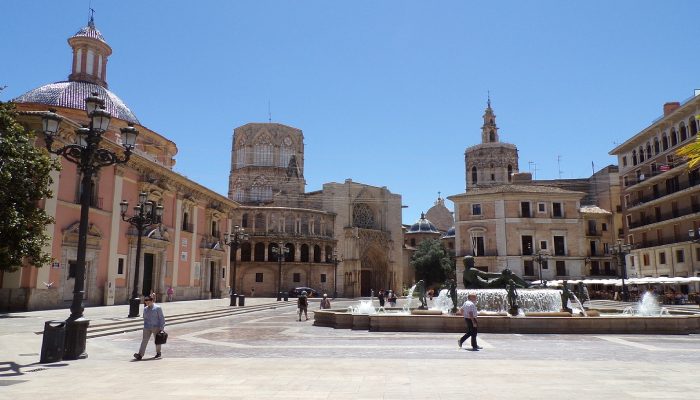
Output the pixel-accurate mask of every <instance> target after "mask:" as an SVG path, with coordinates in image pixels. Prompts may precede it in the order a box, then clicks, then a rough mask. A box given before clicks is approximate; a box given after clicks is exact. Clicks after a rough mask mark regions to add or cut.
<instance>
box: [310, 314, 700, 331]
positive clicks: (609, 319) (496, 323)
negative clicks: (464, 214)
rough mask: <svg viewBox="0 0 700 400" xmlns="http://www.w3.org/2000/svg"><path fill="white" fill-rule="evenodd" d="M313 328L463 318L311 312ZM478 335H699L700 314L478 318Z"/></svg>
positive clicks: (413, 325)
mask: <svg viewBox="0 0 700 400" xmlns="http://www.w3.org/2000/svg"><path fill="white" fill-rule="evenodd" d="M555 314H556V313H555ZM314 325H316V326H324V327H330V328H336V329H356V330H358V329H359V330H369V331H372V332H441V333H445V332H453V333H458V332H462V333H463V332H464V330H465V323H464V318H462V317H461V316H453V315H407V314H398V313H396V314H394V313H381V314H373V315H362V314H359V315H358V314H356V315H353V314H349V313H347V312H346V311H345V310H322V311H315V312H314ZM479 332H484V333H550V334H568V333H573V334H654V335H688V334H692V333H700V315H672V316H668V317H663V318H659V317H637V316H625V317H622V316H619V317H618V316H606V317H594V316H590V317H572V316H570V315H569V316H566V317H563V316H541V317H537V318H528V317H508V316H481V315H480V316H479Z"/></svg>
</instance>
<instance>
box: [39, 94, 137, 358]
mask: <svg viewBox="0 0 700 400" xmlns="http://www.w3.org/2000/svg"><path fill="white" fill-rule="evenodd" d="M85 110H86V112H87V115H88V117H89V118H90V125H89V126H88V127H82V128H79V129H77V130H76V134H77V143H74V144H67V145H65V146H63V147H60V148H58V149H53V148H52V145H53V142H54V140H55V139H56V136H57V134H58V128H59V125H60V123H61V120H62V118H61V117H60V116H59V115H58V114H56V113H55V110H53V109H50V110H49V112H47V113H44V115H43V118H42V122H43V131H44V138H45V141H46V148H47V149H48V151H49V152H50V153H53V154H57V155H59V156H63V157H64V158H65V159H67V160H68V161H70V162H72V163H74V164H76V165H77V166H78V169H79V170H80V172H81V173H82V174H83V176H82V179H81V193H80V225H79V228H78V254H77V260H76V268H75V286H74V287H73V301H72V302H71V306H70V311H71V314H70V316H69V317H68V319H67V320H66V337H65V349H64V354H63V358H64V359H66V360H75V359H78V358H84V357H87V354H86V353H85V343H86V340H87V328H88V325H90V321H89V320H88V319H85V318H83V311H84V310H85V307H84V306H83V296H84V293H85V257H86V252H87V232H88V218H89V215H90V197H91V194H92V190H91V188H92V177H93V176H94V175H95V174H96V173H97V171H98V170H99V169H100V168H102V167H106V166H109V165H113V164H124V163H126V162H127V161H129V158H130V157H131V150H133V148H134V145H135V144H136V136H137V135H138V131H137V130H136V129H135V128H134V127H133V126H129V127H127V128H121V134H122V140H123V143H122V145H123V146H124V156H123V157H119V156H118V155H117V154H116V153H114V152H112V151H110V150H107V149H104V148H100V147H99V146H100V142H101V141H102V134H103V133H104V132H105V131H107V128H109V123H110V121H111V118H112V116H111V114H110V113H109V112H107V111H106V110H105V109H104V100H102V99H101V98H99V97H97V93H93V94H92V96H90V97H87V98H86V99H85Z"/></svg>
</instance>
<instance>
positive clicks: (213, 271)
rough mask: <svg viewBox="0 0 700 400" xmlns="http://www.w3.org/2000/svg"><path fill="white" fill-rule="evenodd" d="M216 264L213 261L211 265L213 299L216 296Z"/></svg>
mask: <svg viewBox="0 0 700 400" xmlns="http://www.w3.org/2000/svg"><path fill="white" fill-rule="evenodd" d="M216 276H217V273H216V263H215V262H214V261H212V262H211V263H210V264H209V293H211V297H212V298H213V297H215V296H216Z"/></svg>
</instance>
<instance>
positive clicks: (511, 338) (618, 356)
mask: <svg viewBox="0 0 700 400" xmlns="http://www.w3.org/2000/svg"><path fill="white" fill-rule="evenodd" d="M246 300H247V302H246V306H245V307H243V308H237V309H234V310H232V308H231V307H228V305H227V303H228V301H227V300H218V299H217V300H203V301H187V302H175V303H166V304H163V305H162V306H163V308H164V310H165V313H166V318H167V317H168V316H169V315H170V316H172V317H173V318H172V319H173V323H172V324H171V325H169V326H167V328H166V330H167V331H168V333H169V334H170V337H169V339H168V343H167V345H165V346H164V347H163V358H162V359H160V360H155V359H152V356H153V354H154V352H155V350H154V346H153V344H152V343H151V344H150V345H149V348H148V349H147V352H146V356H145V357H144V360H143V361H139V362H135V361H133V360H132V354H133V353H134V352H135V351H136V350H137V349H138V345H139V342H140V338H141V332H140V331H139V330H135V329H136V327H134V325H128V321H129V320H128V319H127V318H124V317H125V316H126V314H127V312H128V306H112V307H97V308H88V309H86V312H85V315H86V317H88V318H90V319H91V328H90V330H89V332H88V336H89V337H90V338H89V339H88V342H87V350H88V353H89V357H88V358H87V359H84V360H75V361H63V362H58V363H54V364H40V363H39V362H38V361H39V352H40V350H41V340H42V336H41V335H40V334H37V333H36V332H40V331H41V330H42V329H43V324H44V321H47V320H51V319H61V318H65V317H66V316H67V314H68V312H67V310H52V311H39V312H27V313H14V314H5V315H3V316H2V317H3V318H0V357H1V359H0V361H1V364H0V399H5V398H8V399H10V398H11V399H40V398H50V399H69V398H74V397H76V396H79V398H99V399H112V398H114V399H124V398H154V396H156V397H155V398H168V399H207V398H228V399H243V398H246V399H249V398H264V399H405V398H431V399H464V398H468V396H467V395H468V394H471V395H472V398H478V399H510V398H515V399H550V398H566V399H588V400H590V399H618V400H619V399H632V398H639V399H686V398H694V397H696V396H697V393H698V392H699V391H700V381H699V380H698V379H697V376H698V373H700V335H690V336H637V335H591V336H586V335H517V334H510V335H504V334H488V333H483V334H480V335H479V344H480V345H481V346H482V347H483V350H481V351H478V352H472V351H466V350H460V349H458V348H457V343H456V340H457V338H458V337H459V335H456V334H442V333H386V332H382V333H376V332H367V331H351V330H334V329H330V328H322V327H315V326H313V314H312V313H310V319H309V321H302V322H298V321H297V320H296V315H295V311H296V309H295V303H294V302H293V301H292V300H293V299H290V301H289V302H287V303H285V302H276V301H275V299H263V298H254V299H246ZM352 303H354V302H351V301H337V302H334V304H333V305H334V308H335V307H343V306H347V305H349V304H352ZM317 307H318V303H317V302H312V303H311V305H310V309H316V308H317ZM183 315H187V316H192V315H201V316H202V317H203V318H206V319H202V320H199V321H189V320H187V319H185V318H184V317H183V318H182V319H180V320H179V322H177V323H176V322H175V320H176V318H175V316H183ZM100 326H104V327H109V326H111V327H112V328H111V330H110V329H103V330H99V329H98V328H99V327H100ZM118 329H123V330H124V332H123V333H115V330H118Z"/></svg>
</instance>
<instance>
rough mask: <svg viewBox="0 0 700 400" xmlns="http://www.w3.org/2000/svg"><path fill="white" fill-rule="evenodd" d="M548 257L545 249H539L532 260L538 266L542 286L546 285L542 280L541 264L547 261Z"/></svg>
mask: <svg viewBox="0 0 700 400" xmlns="http://www.w3.org/2000/svg"><path fill="white" fill-rule="evenodd" d="M548 258H549V253H548V252H547V251H545V250H540V251H538V252H537V254H535V256H534V260H535V262H536V263H537V264H538V265H539V267H540V285H542V286H543V287H545V286H547V284H546V282H545V281H543V280H542V264H544V263H546V262H547V259H548Z"/></svg>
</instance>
